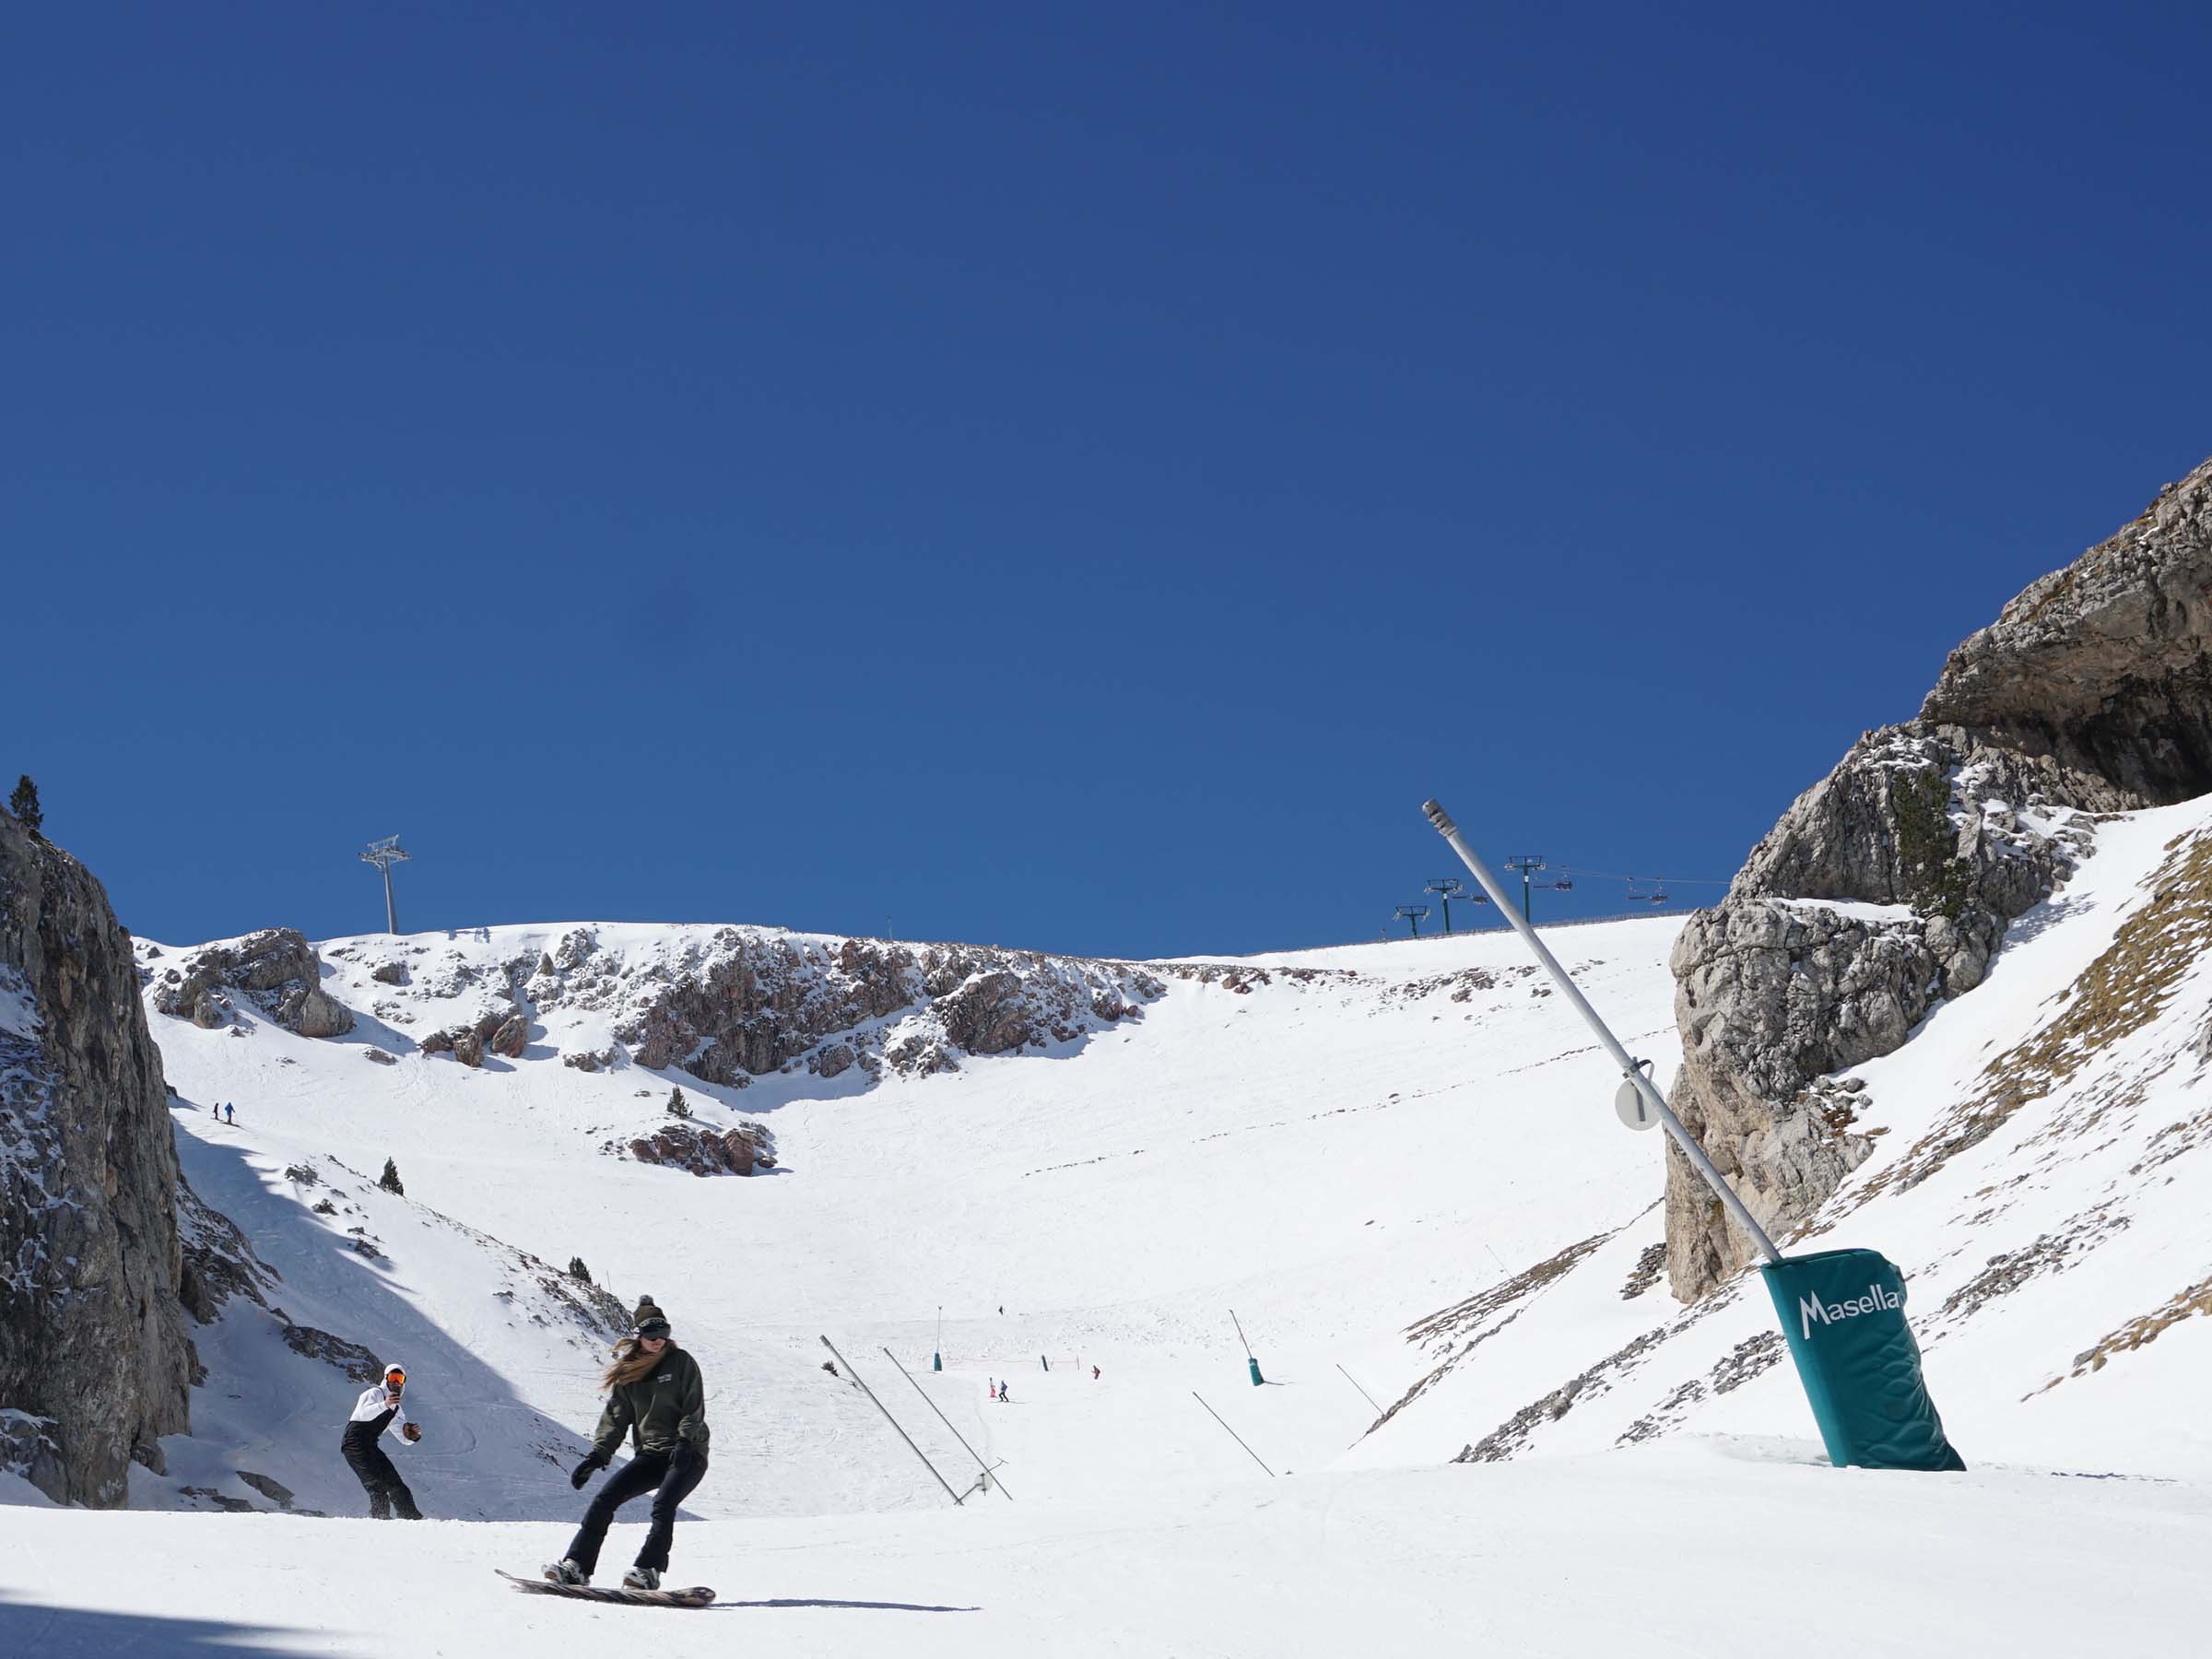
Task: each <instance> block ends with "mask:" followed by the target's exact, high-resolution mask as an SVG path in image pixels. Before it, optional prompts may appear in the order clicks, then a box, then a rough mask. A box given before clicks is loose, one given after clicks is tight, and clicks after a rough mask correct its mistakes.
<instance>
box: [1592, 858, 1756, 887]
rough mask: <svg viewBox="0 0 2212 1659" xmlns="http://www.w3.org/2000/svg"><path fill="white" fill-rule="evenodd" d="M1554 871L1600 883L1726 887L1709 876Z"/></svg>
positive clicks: (1724, 883)
mask: <svg viewBox="0 0 2212 1659" xmlns="http://www.w3.org/2000/svg"><path fill="white" fill-rule="evenodd" d="M1553 868H1555V869H1559V870H1564V871H1567V872H1570V873H1571V874H1572V875H1576V876H1594V877H1596V878H1597V879H1598V880H1600V881H1671V882H1674V883H1676V884H1677V886H1683V887H1722V888H1724V887H1726V886H1727V885H1728V883H1727V882H1725V881H1721V880H1718V879H1716V878H1714V877H1711V876H1629V875H1624V874H1623V873H1622V872H1620V871H1618V870H1593V869H1591V868H1590V867H1589V866H1588V865H1569V864H1562V865H1554V866H1553Z"/></svg>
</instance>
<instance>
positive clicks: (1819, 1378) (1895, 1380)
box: [1421, 801, 1966, 1472]
mask: <svg viewBox="0 0 2212 1659" xmlns="http://www.w3.org/2000/svg"><path fill="white" fill-rule="evenodd" d="M1421 810H1422V811H1423V812H1425V813H1427V814H1428V815H1429V821H1430V823H1431V824H1433V825H1435V826H1436V832H1437V833H1438V834H1439V835H1441V836H1442V837H1443V838H1444V840H1445V841H1449V842H1450V843H1451V846H1452V851H1453V852H1454V853H1458V854H1459V857H1460V862H1461V863H1462V864H1464V865H1466V866H1467V868H1468V869H1470V870H1472V871H1473V872H1474V873H1475V879H1476V880H1477V881H1479V882H1480V883H1481V884H1482V890H1483V891H1484V892H1486V893H1488V895H1489V896H1490V901H1491V902H1492V903H1493V904H1495V905H1497V907H1498V909H1499V911H1500V912H1501V913H1502V914H1503V915H1504V917H1505V919H1506V920H1507V921H1508V922H1510V923H1512V925H1513V928H1514V930H1515V931H1516V932H1518V933H1519V934H1520V935H1521V936H1522V938H1524V939H1525V940H1526V941H1527V942H1528V947H1529V949H1531V950H1533V951H1535V953H1536V960H1538V961H1539V962H1541V963H1543V964H1544V967H1545V970H1546V971H1547V972H1548V973H1549V974H1550V975H1551V977H1552V979H1553V981H1554V982H1556V983H1557V984H1558V985H1559V989H1560V990H1561V991H1563V992H1565V993H1566V994H1567V1000H1568V1001H1569V1002H1571V1003H1572V1004H1573V1005H1574V1006H1575V1011H1576V1012H1577V1013H1579V1014H1581V1015H1582V1017H1583V1019H1584V1020H1586V1021H1587V1022H1588V1023H1589V1026H1590V1029H1591V1030H1592V1031H1594V1032H1595V1033H1596V1035H1597V1041H1598V1042H1599V1043H1600V1044H1601V1045H1602V1046H1603V1047H1604V1048H1605V1051H1606V1053H1608V1054H1610V1055H1612V1056H1613V1063H1614V1064H1615V1065H1618V1066H1619V1067H1620V1075H1621V1076H1622V1077H1624V1078H1625V1079H1627V1080H1628V1082H1629V1083H1630V1084H1631V1085H1632V1086H1633V1087H1634V1088H1635V1090H1636V1094H1637V1097H1638V1098H1639V1099H1641V1100H1642V1102H1643V1104H1644V1105H1645V1106H1647V1107H1649V1108H1650V1109H1651V1112H1652V1114H1653V1117H1654V1118H1656V1119H1657V1120H1658V1122H1659V1123H1661V1124H1664V1125H1665V1128H1666V1132H1667V1134H1668V1135H1672V1136H1673V1137H1674V1142H1675V1145H1676V1146H1677V1147H1680V1148H1681V1151H1682V1156H1683V1157H1685V1158H1687V1159H1689V1161H1690V1163H1691V1165H1692V1166H1693V1167H1694V1168H1695V1169H1696V1170H1697V1171H1698V1173H1699V1174H1700V1175H1702V1176H1703V1177H1704V1178H1705V1183H1706V1185H1708V1186H1710V1187H1711V1188H1712V1190H1713V1192H1714V1194H1717V1195H1718V1196H1719V1198H1720V1201H1721V1203H1722V1205H1723V1206H1724V1207H1725V1208H1726V1210H1727V1212H1728V1214H1729V1215H1730V1216H1732V1217H1733V1218H1735V1224H1736V1225H1737V1226H1738V1227H1740V1228H1742V1229H1743V1230H1744V1231H1745V1232H1747V1233H1748V1234H1749V1235H1750V1237H1751V1239H1752V1241H1753V1242H1754V1243H1756V1244H1757V1245H1758V1246H1759V1251H1760V1253H1762V1254H1764V1255H1765V1256H1766V1258H1767V1259H1766V1263H1765V1265H1762V1266H1761V1267H1760V1268H1759V1277H1760V1278H1762V1279H1764V1280H1765V1281H1766V1286H1767V1295H1768V1297H1769V1298H1770V1299H1771V1300H1772V1301H1773V1303H1774V1313H1775V1317H1776V1318H1777V1319H1778V1320H1779V1321H1780V1322H1781V1324H1782V1335H1783V1340H1784V1341H1785V1342H1787V1343H1788V1344H1789V1348H1790V1358H1791V1359H1792V1360H1793V1361H1794V1362H1795V1364H1796V1367H1797V1381H1798V1382H1800V1383H1802V1384H1803V1385H1804V1388H1805V1397H1806V1404H1807V1405H1808V1406H1811V1407H1812V1412H1813V1421H1814V1423H1815V1425H1816V1426H1817V1427H1818V1429H1819V1430H1820V1443H1821V1444H1822V1445H1823V1446H1824V1447H1826V1448H1827V1451H1828V1461H1829V1462H1830V1463H1831V1464H1833V1465H1835V1466H1836V1467H1838V1468H1840V1469H1841V1468H1849V1467H1857V1468H1868V1469H1916V1470H1922V1471H1927V1472H1935V1471H1942V1470H1954V1469H1963V1468H1965V1467H1966V1464H1965V1462H1964V1461H1963V1460H1962V1459H1961V1458H1960V1457H1959V1453H1958V1452H1957V1451H1956V1450H1955V1449H1954V1448H1953V1447H1952V1445H1951V1442H1950V1441H1948V1440H1947V1438H1946V1437H1945V1435H1944V1432H1943V1418H1941V1417H1940V1416H1938V1415H1937V1413H1936V1410H1935V1401H1934V1400H1932V1399H1930V1398H1929V1397H1928V1390H1927V1385H1926V1384H1925V1383H1924V1382H1923V1381H1922V1379H1921V1371H1920V1345H1919V1344H1918V1343H1916V1342H1914V1341H1913V1339H1912V1326H1911V1325H1910V1324H1907V1323H1906V1320H1905V1316H1904V1307H1905V1276H1904V1275H1903V1273H1902V1272H1900V1270H1899V1268H1898V1266H1897V1264H1896V1263H1894V1262H1892V1261H1890V1260H1889V1259H1888V1257H1886V1256H1884V1255H1883V1254H1882V1253H1880V1252H1879V1251H1875V1250H1820V1251H1815V1252H1814V1253H1811V1254H1809V1255H1800V1256H1784V1255H1783V1253H1781V1252H1780V1251H1778V1250H1776V1249H1775V1248H1774V1241H1773V1240H1771V1239H1770V1238H1768V1237H1767V1233H1766V1229H1764V1228H1762V1227H1761V1226H1759V1223H1758V1222H1757V1221H1755V1220H1753V1219H1752V1218H1751V1212H1750V1211H1749V1210H1747V1209H1746V1208H1745V1207H1744V1201H1743V1200H1742V1199H1741V1198H1738V1197H1737V1196H1736V1195H1735V1190H1734V1189H1733V1188H1731V1187H1730V1186H1729V1184H1728V1182H1727V1181H1726V1180H1725V1179H1724V1178H1723V1176H1722V1174H1721V1172H1720V1171H1719V1170H1717V1169H1715V1168H1714V1167H1713V1163H1712V1159H1710V1158H1708V1157H1706V1156H1705V1148H1704V1147H1700V1146H1699V1145H1698V1143H1697V1142H1696V1141H1695V1140H1694V1139H1692V1138H1691V1137H1690V1135H1689V1132H1688V1130H1686V1129H1685V1128H1683V1127H1682V1120H1681V1119H1679V1118H1677V1116H1676V1115H1675V1114H1674V1112H1673V1111H1672V1109H1670V1108H1669V1107H1668V1105H1667V1103H1666V1101H1665V1100H1663V1099H1662V1098H1661V1097H1660V1094H1659V1090H1658V1088H1657V1086H1656V1085H1654V1084H1653V1082H1652V1080H1651V1078H1650V1077H1646V1076H1645V1075H1644V1072H1643V1068H1642V1067H1641V1066H1640V1065H1637V1064H1636V1062H1635V1061H1634V1060H1632V1059H1630V1057H1629V1052H1628V1051H1627V1050H1626V1049H1624V1048H1622V1047H1621V1046H1620V1043H1619V1041H1618V1039H1616V1038H1615V1037H1614V1035H1613V1033H1612V1032H1611V1031H1609V1030H1606V1022H1605V1021H1604V1020H1602V1019H1600V1018H1598V1017H1597V1011H1596V1010H1595V1009H1594V1008H1593V1007H1591V1006H1590V1004H1589V1002H1588V1001H1587V1000H1586V999H1585V998H1584V997H1583V994H1582V992H1581V991H1580V990H1579V989H1577V987H1576V985H1575V982H1573V981H1572V980H1571V979H1570V978H1568V977H1567V971H1566V970H1565V969H1564V968H1562V967H1560V966H1559V959H1558V958H1557V957H1555V956H1553V955H1552V954H1551V952H1550V950H1549V949H1547V947H1545V944H1544V941H1543V940H1542V939H1540V938H1538V937H1537V936H1536V931H1535V928H1533V927H1531V926H1530V925H1529V924H1528V920H1527V918H1526V917H1524V916H1522V915H1521V914H1519V913H1518V912H1516V911H1515V910H1514V909H1513V907H1512V904H1510V903H1509V902H1507V900H1506V896H1505V893H1504V891H1503V889H1501V888H1500V887H1499V885H1498V878H1497V877H1495V876H1493V875H1491V874H1490V869H1489V866H1488V865H1486V864H1484V863H1483V862H1482V860H1481V858H1480V857H1479V856H1477V853H1476V852H1475V849H1474V848H1472V847H1470V846H1468V845H1467V843H1466V841H1465V838H1464V837H1462V836H1461V834H1460V833H1459V826H1458V825H1456V824H1454V823H1453V821H1452V815H1451V814H1450V813H1448V812H1446V811H1445V810H1444V809H1443V808H1442V807H1441V806H1438V805H1437V804H1436V803H1435V802H1434V801H1427V802H1424V803H1423V804H1422V806H1421Z"/></svg>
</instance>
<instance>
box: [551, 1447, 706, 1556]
mask: <svg viewBox="0 0 2212 1659" xmlns="http://www.w3.org/2000/svg"><path fill="white" fill-rule="evenodd" d="M669 1463H670V1458H669V1454H668V1453H665V1452H641V1453H638V1454H637V1455H636V1456H635V1457H633V1458H631V1459H630V1460H629V1462H628V1463H626V1464H624V1465H622V1466H621V1467H620V1468H618V1469H617V1470H616V1471H615V1472H614V1473H613V1474H612V1475H610V1476H608V1477H607V1481H606V1485H605V1486H603V1487H601V1488H599V1495H598V1496H597V1497H596V1498H594V1499H593V1500H592V1507H591V1508H589V1509H587V1510H585V1511H584V1512H583V1524H582V1525H581V1526H579V1527H578V1528H577V1529H576V1537H575V1541H574V1542H572V1543H571V1545H570V1546H569V1559H570V1560H571V1561H573V1562H575V1563H576V1565H577V1566H579V1567H581V1568H582V1569H583V1571H584V1573H585V1575H586V1576H587V1577H588V1576H589V1575H590V1574H591V1573H592V1572H593V1571H595V1570H596V1569H597V1568H598V1565H599V1546H600V1545H601V1544H602V1543H604V1542H605V1541H606V1529H607V1527H608V1525H609V1524H611V1523H612V1522H613V1521H614V1518H615V1512H616V1511H617V1510H618V1509H620V1508H621V1507H622V1506H623V1505H624V1504H626V1503H628V1502H629V1500H631V1499H632V1498H636V1497H639V1496H641V1494H643V1493H646V1492H652V1493H653V1525H652V1526H651V1527H650V1528H649V1529H647V1531H646V1534H645V1543H644V1546H643V1547H641V1549H640V1550H639V1551H638V1565H639V1566H641V1567H650V1568H652V1569H653V1571H655V1572H665V1571H667V1570H668V1546H669V1545H670V1544H672V1543H673V1542H675V1538H676V1511H677V1505H678V1504H680V1503H682V1502H683V1500H685V1499H687V1498H688V1497H689V1496H690V1495H691V1490H692V1488H694V1487H696V1486H698V1485H699V1483H700V1481H701V1480H703V1479H705V1478H706V1474H707V1460H706V1459H705V1458H704V1457H703V1456H702V1457H699V1458H696V1459H694V1460H693V1461H692V1462H691V1463H690V1465H688V1467H686V1468H685V1469H683V1470H682V1471H680V1472H676V1471H672V1470H671V1469H670V1468H669Z"/></svg>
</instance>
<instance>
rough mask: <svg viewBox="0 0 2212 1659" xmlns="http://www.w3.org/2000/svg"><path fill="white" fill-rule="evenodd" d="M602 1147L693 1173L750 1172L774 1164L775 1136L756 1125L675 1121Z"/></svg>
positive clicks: (745, 1173)
mask: <svg viewBox="0 0 2212 1659" xmlns="http://www.w3.org/2000/svg"><path fill="white" fill-rule="evenodd" d="M605 1149H606V1150H608V1151H617V1150H619V1151H625V1152H628V1153H629V1156H630V1157H632V1158H634V1159H637V1160H638V1161H639V1162H640V1163H655V1164H665V1165H667V1166H668V1167H669V1168H671V1169H677V1170H688V1171H691V1173H692V1174H694V1175H750V1174H751V1173H752V1172H753V1171H754V1170H756V1169H763V1170H772V1169H774V1168H775V1167H776V1152H775V1138H774V1136H772V1135H770V1134H769V1132H768V1129H767V1127H766V1125H764V1124H738V1125H737V1127H736V1128H735V1129H732V1130H729V1131H727V1132H726V1133H725V1132H722V1131H717V1130H713V1129H703V1128H700V1127H699V1126H698V1125H696V1124H671V1125H670V1126H669V1127H667V1128H665V1129H662V1130H658V1131H656V1132H654V1133H653V1134H652V1135H643V1136H641V1137H639V1138H638V1139H635V1140H632V1141H630V1142H629V1143H628V1144H627V1145H625V1144H624V1143H621V1142H618V1141H610V1142H608V1143H607V1146H606V1148H605Z"/></svg>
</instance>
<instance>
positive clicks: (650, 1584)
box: [622, 1567, 661, 1590]
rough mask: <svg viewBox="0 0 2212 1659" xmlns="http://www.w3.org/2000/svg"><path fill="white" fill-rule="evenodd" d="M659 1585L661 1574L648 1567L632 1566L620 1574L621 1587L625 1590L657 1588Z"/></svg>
mask: <svg viewBox="0 0 2212 1659" xmlns="http://www.w3.org/2000/svg"><path fill="white" fill-rule="evenodd" d="M660 1587H661V1575H660V1574H659V1573H658V1572H656V1571H653V1569H652V1568H650V1567H632V1568H631V1569H630V1570H629V1571H628V1572H626V1573H624V1574H623V1575H622V1588H623V1589H625V1590H658V1589H659V1588H660Z"/></svg>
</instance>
